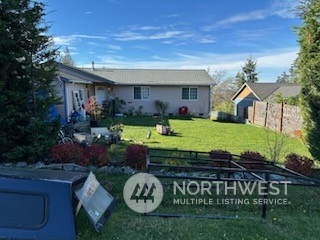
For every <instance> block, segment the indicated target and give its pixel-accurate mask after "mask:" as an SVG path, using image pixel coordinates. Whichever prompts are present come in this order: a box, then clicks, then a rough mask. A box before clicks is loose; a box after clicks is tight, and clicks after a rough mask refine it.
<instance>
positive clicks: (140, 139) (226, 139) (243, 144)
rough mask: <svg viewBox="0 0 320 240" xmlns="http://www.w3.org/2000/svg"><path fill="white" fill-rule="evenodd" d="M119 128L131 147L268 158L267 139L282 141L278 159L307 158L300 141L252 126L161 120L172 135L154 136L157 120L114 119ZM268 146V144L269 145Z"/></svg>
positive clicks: (190, 119)
mask: <svg viewBox="0 0 320 240" xmlns="http://www.w3.org/2000/svg"><path fill="white" fill-rule="evenodd" d="M117 121H118V122H120V123H122V124H123V126H124V127H123V138H124V139H125V140H127V141H128V140H129V141H131V143H133V142H135V143H141V144H142V143H143V144H145V145H148V146H149V147H154V148H171V149H174V148H176V149H183V150H194V151H210V150H212V149H223V150H228V151H230V152H231V153H233V154H240V153H241V152H243V151H246V150H250V151H258V152H260V153H261V154H263V155H265V156H266V157H267V158H270V154H269V151H268V140H267V139H268V136H269V139H271V140H272V139H274V136H275V135H276V136H277V139H283V140H284V147H283V149H282V151H281V159H280V160H283V159H284V156H285V155H286V154H288V153H291V152H295V153H297V154H301V155H305V156H310V154H309V152H308V149H307V148H306V147H305V146H304V145H303V144H302V143H301V141H300V140H298V139H297V138H294V137H284V136H283V135H281V134H275V133H274V132H272V131H267V130H266V129H264V128H259V127H256V126H252V125H246V124H236V123H221V122H215V121H210V120H209V119H203V118H177V117H172V118H170V119H165V121H166V122H167V123H168V124H169V125H170V127H171V129H173V131H174V133H175V134H174V135H173V136H164V135H160V134H158V133H157V132H156V129H155V124H157V123H158V122H159V119H157V118H153V117H145V116H141V117H134V118H131V117H123V118H119V119H117ZM148 130H150V131H151V138H150V139H147V131H148ZM271 140H270V141H269V142H272V141H271Z"/></svg>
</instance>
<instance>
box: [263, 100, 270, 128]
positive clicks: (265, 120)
mask: <svg viewBox="0 0 320 240" xmlns="http://www.w3.org/2000/svg"><path fill="white" fill-rule="evenodd" d="M268 107H269V103H268V102H266V114H265V117H264V127H267V122H268Z"/></svg>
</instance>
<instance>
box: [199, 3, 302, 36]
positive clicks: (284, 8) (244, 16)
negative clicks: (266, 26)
mask: <svg viewBox="0 0 320 240" xmlns="http://www.w3.org/2000/svg"><path fill="white" fill-rule="evenodd" d="M297 5H298V2H297V1H295V0H275V1H273V2H272V4H271V5H270V6H269V7H268V8H266V9H259V10H255V11H251V12H246V13H240V14H236V15H233V16H230V17H228V18H226V19H223V20H220V21H218V22H216V23H214V24H211V25H207V26H203V27H202V30H203V31H212V30H214V29H217V28H221V27H226V26H229V25H232V24H236V23H240V22H245V21H256V20H263V19H265V18H268V17H271V16H278V17H280V18H294V17H296V16H295V14H294V9H295V8H296V7H297Z"/></svg>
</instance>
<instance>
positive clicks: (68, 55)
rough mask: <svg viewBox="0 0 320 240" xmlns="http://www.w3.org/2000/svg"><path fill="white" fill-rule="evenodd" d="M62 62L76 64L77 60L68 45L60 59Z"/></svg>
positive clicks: (72, 65) (70, 64)
mask: <svg viewBox="0 0 320 240" xmlns="http://www.w3.org/2000/svg"><path fill="white" fill-rule="evenodd" d="M60 62H61V63H63V64H64V65H67V66H70V67H75V66H76V64H75V61H74V60H73V59H72V57H71V53H70V50H69V48H68V47H66V49H65V50H64V53H63V55H62V57H61V59H60Z"/></svg>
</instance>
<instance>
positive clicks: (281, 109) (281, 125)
mask: <svg viewBox="0 0 320 240" xmlns="http://www.w3.org/2000/svg"><path fill="white" fill-rule="evenodd" d="M283 106H284V104H283V102H281V105H280V129H279V131H280V132H281V133H282V129H283Z"/></svg>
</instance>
